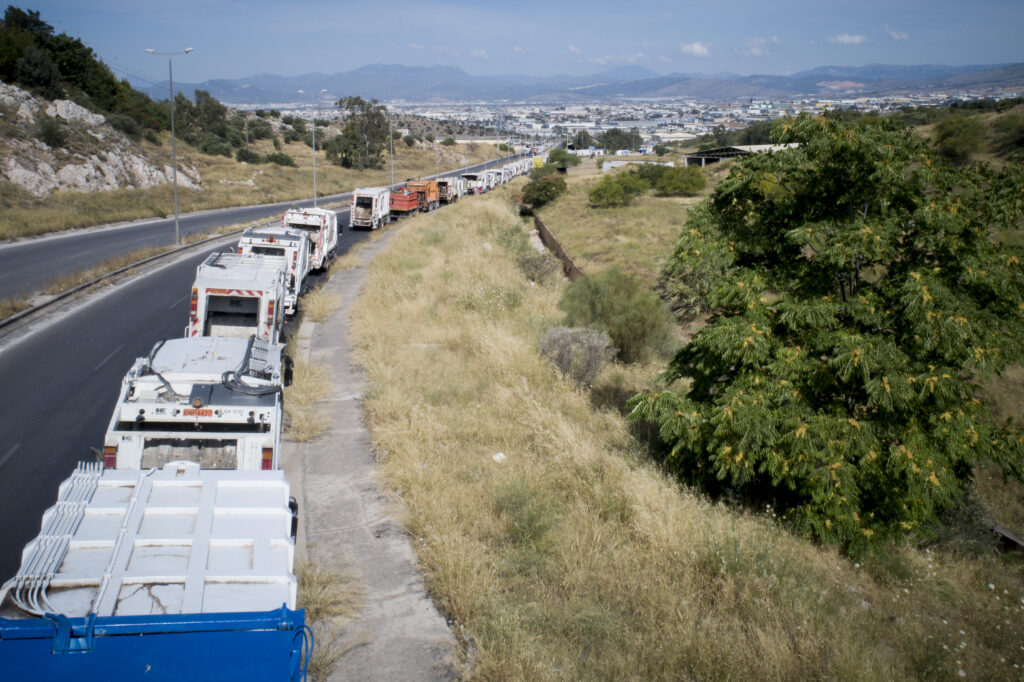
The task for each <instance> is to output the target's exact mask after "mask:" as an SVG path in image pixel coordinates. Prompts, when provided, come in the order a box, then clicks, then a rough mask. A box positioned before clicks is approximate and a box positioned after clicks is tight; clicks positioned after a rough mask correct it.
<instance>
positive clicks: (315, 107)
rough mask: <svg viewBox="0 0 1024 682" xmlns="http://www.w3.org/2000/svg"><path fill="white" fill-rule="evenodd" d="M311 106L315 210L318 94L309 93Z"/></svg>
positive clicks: (300, 91)
mask: <svg viewBox="0 0 1024 682" xmlns="http://www.w3.org/2000/svg"><path fill="white" fill-rule="evenodd" d="M326 92H327V88H321V90H320V94H321V95H323V94H324V93H326ZM299 94H300V95H305V94H306V93H305V91H303V90H299ZM309 101H310V104H312V105H313V115H312V118H313V208H316V114H317V111H319V108H318V107H319V104H320V103H319V102H317V101H316V93H314V92H311V93H309Z"/></svg>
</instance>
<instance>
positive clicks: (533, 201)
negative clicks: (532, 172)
mask: <svg viewBox="0 0 1024 682" xmlns="http://www.w3.org/2000/svg"><path fill="white" fill-rule="evenodd" d="M565 190H566V185H565V178H563V177H562V176H561V175H557V174H555V175H545V176H543V177H540V178H538V179H536V180H530V182H528V183H526V187H524V188H523V201H524V202H526V203H527V204H530V205H531V206H533V207H534V208H537V207H538V206H543V205H544V204H547V203H549V202H552V201H554V200H555V199H557V198H558V197H560V196H561V195H562V194H564V193H565Z"/></svg>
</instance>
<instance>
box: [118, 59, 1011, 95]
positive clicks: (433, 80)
mask: <svg viewBox="0 0 1024 682" xmlns="http://www.w3.org/2000/svg"><path fill="white" fill-rule="evenodd" d="M147 86H148V84H141V83H139V84H136V87H139V88H140V89H143V90H145V89H147ZM160 86H162V87H167V83H166V82H164V83H162V84H160ZM1015 88H1016V89H1018V90H1024V63H1019V64H986V65H973V66H944V65H939V64H923V65H914V66H898V65H890V64H867V65H865V66H822V67H818V68H815V69H810V70H807V71H800V72H798V73H794V74H791V75H787V76H776V75H740V74H734V73H719V74H712V75H703V74H695V73H670V74H660V73H658V72H656V71H653V70H651V69H648V68H646V67H642V66H623V67H618V68H614V69H609V70H606V71H602V72H600V73H596V74H591V75H587V76H569V75H565V74H557V75H553V76H526V75H519V74H504V75H497V76H473V75H471V74H468V73H466V72H465V71H463V70H462V69H460V68H457V67H452V66H402V65H399V64H371V65H368V66H362V67H359V68H357V69H353V70H352V71H345V72H341V73H334V74H323V73H306V74H302V75H299V76H278V75H274V74H256V75H253V76H249V77H247V78H235V79H214V80H207V81H204V82H202V83H180V84H179V85H178V87H177V88H176V89H177V91H179V92H184V93H186V94H189V95H190V94H191V93H192V92H193V91H194V90H196V89H201V90H206V91H208V92H210V94H212V95H213V96H214V97H216V98H217V99H218V100H220V101H222V102H225V103H227V104H232V105H247V104H248V105H268V104H286V103H302V102H304V101H306V99H308V98H309V96H310V95H309V93H314V92H319V91H320V90H321V89H325V90H327V92H328V93H330V95H331V97H334V98H337V97H341V96H346V95H360V96H362V97H366V98H370V97H373V98H376V99H379V100H399V99H401V100H405V101H410V102H431V101H436V102H473V101H487V102H495V101H505V100H507V101H516V102H523V101H525V102H577V101H587V100H611V99H658V98H685V99H700V100H734V99H741V98H787V97H793V96H798V95H808V96H819V97H820V96H840V95H841V96H861V95H886V94H899V93H909V92H922V91H927V90H943V89H956V90H964V89H970V90H973V91H979V92H999V91H1005V90H1008V89H1011V90H1012V89H1015ZM299 90H302V91H304V93H303V94H300V93H299V92H298V91H299Z"/></svg>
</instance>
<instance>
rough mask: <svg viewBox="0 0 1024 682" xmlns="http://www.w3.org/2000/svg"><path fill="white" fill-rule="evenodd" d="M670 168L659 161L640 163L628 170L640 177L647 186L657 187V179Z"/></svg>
mask: <svg viewBox="0 0 1024 682" xmlns="http://www.w3.org/2000/svg"><path fill="white" fill-rule="evenodd" d="M670 168H671V166H663V165H661V164H660V163H641V164H640V165H639V166H634V167H633V168H632V169H631V170H630V171H629V172H630V173H633V174H634V175H636V176H637V177H639V178H641V179H642V180H643V181H644V182H646V183H647V185H648V186H649V187H657V185H658V181H659V180H661V178H662V176H663V175H665V173H667V172H668V170H669V169H670Z"/></svg>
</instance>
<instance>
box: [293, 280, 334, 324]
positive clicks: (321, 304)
mask: <svg viewBox="0 0 1024 682" xmlns="http://www.w3.org/2000/svg"><path fill="white" fill-rule="evenodd" d="M300 305H301V306H302V309H303V311H304V312H305V315H306V319H308V320H312V321H313V322H317V323H320V322H323V321H325V320H326V319H327V318H328V317H330V316H331V313H333V312H334V311H335V310H337V309H338V306H340V305H341V299H340V298H338V295H337V294H332V293H331V292H329V291H325V290H324V289H322V288H320V289H316V290H314V291H311V292H309V293H308V294H306V295H305V296H303V297H302V302H301V304H300Z"/></svg>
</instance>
